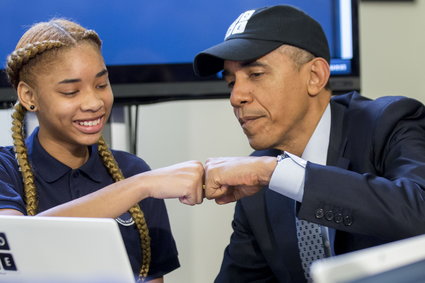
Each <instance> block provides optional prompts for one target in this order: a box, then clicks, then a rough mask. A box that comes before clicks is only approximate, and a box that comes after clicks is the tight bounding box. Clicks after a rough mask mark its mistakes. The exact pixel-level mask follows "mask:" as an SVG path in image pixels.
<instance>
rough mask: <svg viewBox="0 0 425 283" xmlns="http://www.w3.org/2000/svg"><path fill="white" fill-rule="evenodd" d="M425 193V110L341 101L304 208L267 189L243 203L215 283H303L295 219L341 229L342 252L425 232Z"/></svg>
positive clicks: (338, 244)
mask: <svg viewBox="0 0 425 283" xmlns="http://www.w3.org/2000/svg"><path fill="white" fill-rule="evenodd" d="M278 154H280V152H279V151H277V150H273V149H271V150H264V151H257V152H255V153H254V154H253V155H256V156H264V155H270V156H276V155H278ZM424 188H425V108H424V106H423V105H422V104H421V103H420V102H418V101H416V100H413V99H408V98H405V97H382V98H379V99H377V100H369V99H367V98H364V97H361V96H360V95H359V94H358V93H355V92H353V93H349V94H345V95H341V96H336V97H334V98H333V99H332V101H331V134H330V144H329V148H328V158H327V165H326V166H323V165H318V164H314V163H311V162H307V166H306V175H305V187H304V196H303V200H302V203H296V202H295V201H293V200H292V199H289V198H287V197H285V196H283V195H280V194H278V193H276V192H274V191H272V190H269V189H267V188H265V189H263V190H262V191H260V192H259V193H257V194H255V195H254V196H251V197H246V198H243V199H241V200H239V201H238V202H237V204H236V207H235V214H234V220H233V221H232V226H233V230H234V232H233V234H232V236H231V240H230V244H229V245H228V246H227V248H226V250H225V253H224V258H223V263H222V266H221V270H220V273H219V275H218V277H217V278H216V281H215V282H233V283H234V282H305V281H306V280H305V278H304V273H303V269H302V267H301V262H300V258H299V254H298V246H297V238H296V228H295V215H296V214H297V216H298V217H299V218H301V219H305V220H308V221H310V222H315V223H318V224H321V225H325V226H328V227H332V228H334V229H336V234H335V243H334V249H335V252H336V253H337V254H340V253H346V252H350V251H354V250H358V249H362V248H367V247H371V246H375V245H378V244H383V243H387V242H390V241H394V240H399V239H403V238H407V237H410V236H415V235H418V234H422V233H425V192H424Z"/></svg>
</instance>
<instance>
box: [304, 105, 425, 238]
mask: <svg viewBox="0 0 425 283" xmlns="http://www.w3.org/2000/svg"><path fill="white" fill-rule="evenodd" d="M374 115H375V116H374ZM374 115H370V116H371V118H370V119H369V123H370V125H366V122H367V121H368V120H367V119H368V118H367V117H366V118H364V119H363V120H362V119H359V121H358V122H359V123H358V124H357V125H356V126H350V127H351V128H350V129H352V128H355V129H357V130H353V131H351V132H352V133H351V135H348V142H347V148H346V150H345V153H344V156H345V157H346V158H347V159H349V161H350V165H349V168H348V169H342V168H339V167H333V166H321V165H318V164H314V163H307V167H306V177H305V188H304V189H305V191H304V197H303V200H302V205H301V206H300V210H299V217H301V218H303V219H306V220H309V221H311V222H316V223H319V224H322V225H326V226H329V227H333V228H335V229H338V230H343V231H347V232H350V233H357V234H363V235H368V236H375V237H378V238H380V239H385V240H390V241H392V240H398V239H402V238H406V237H411V236H415V235H419V234H423V233H425V192H424V189H425V111H424V107H423V105H422V104H420V103H419V102H416V101H414V100H410V99H401V100H399V101H396V102H394V103H388V104H387V105H385V107H382V110H380V111H377V113H375V114H374ZM363 116H365V115H364V114H363ZM362 128H363V129H362Z"/></svg>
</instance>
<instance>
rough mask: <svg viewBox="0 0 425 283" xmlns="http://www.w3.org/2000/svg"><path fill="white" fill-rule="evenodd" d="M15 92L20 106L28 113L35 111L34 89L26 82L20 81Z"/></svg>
mask: <svg viewBox="0 0 425 283" xmlns="http://www.w3.org/2000/svg"><path fill="white" fill-rule="evenodd" d="M16 91H17V93H18V99H19V102H20V103H21V104H22V106H24V107H25V108H26V109H27V110H28V111H35V109H36V108H37V105H36V97H35V91H34V89H33V88H32V87H31V86H30V85H28V84H27V83H26V82H23V81H20V82H19V84H18V87H17V88H16Z"/></svg>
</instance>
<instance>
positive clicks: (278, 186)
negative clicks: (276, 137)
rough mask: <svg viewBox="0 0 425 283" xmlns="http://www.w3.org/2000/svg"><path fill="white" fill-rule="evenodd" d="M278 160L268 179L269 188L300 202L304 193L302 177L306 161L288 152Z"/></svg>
mask: <svg viewBox="0 0 425 283" xmlns="http://www.w3.org/2000/svg"><path fill="white" fill-rule="evenodd" d="M283 156H284V158H282V159H281V160H280V161H278V163H277V166H276V168H275V169H274V171H273V174H272V177H271V179H270V183H269V188H270V189H271V190H273V191H275V192H277V193H278V194H281V195H284V196H286V197H288V198H291V199H294V200H296V201H298V202H301V201H302V199H303V195H304V177H305V166H306V164H307V161H305V160H304V159H302V158H300V157H298V156H296V155H293V154H291V153H288V152H284V155H283Z"/></svg>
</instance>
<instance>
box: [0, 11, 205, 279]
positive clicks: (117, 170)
mask: <svg viewBox="0 0 425 283" xmlns="http://www.w3.org/2000/svg"><path fill="white" fill-rule="evenodd" d="M6 70H7V74H8V77H9V80H10V82H11V84H12V85H13V87H14V88H15V89H16V91H17V94H18V102H17V103H16V105H15V107H14V113H13V127H12V132H13V140H14V147H12V146H9V147H1V148H0V215H1V214H3V215H40V216H42V215H44V216H67V217H111V218H115V219H116V220H117V222H118V223H119V226H120V229H121V233H122V236H123V239H124V242H125V244H126V248H127V252H128V255H129V258H130V262H131V265H132V268H133V271H134V272H135V274H138V275H139V276H140V278H142V279H143V280H145V279H146V280H152V281H153V282H162V281H163V280H162V277H163V275H164V274H166V273H168V272H170V271H172V270H174V269H175V268H177V267H178V266H179V262H178V258H177V250H176V246H175V243H174V239H173V237H172V234H171V231H170V225H169V221H168V216H167V211H166V208H165V205H164V201H163V200H162V199H164V198H179V199H180V201H181V202H183V203H185V204H191V205H192V204H196V203H201V202H202V199H203V196H202V179H203V166H202V164H201V163H200V162H197V161H188V162H185V163H180V164H176V165H173V166H170V167H166V168H160V169H157V170H150V169H149V167H148V165H147V164H146V163H145V162H144V161H143V160H142V159H140V158H138V157H136V156H134V155H131V154H129V153H126V152H121V151H110V150H109V149H108V147H107V145H106V143H105V141H104V140H103V139H102V136H101V133H102V130H103V128H104V126H105V124H106V122H107V120H108V117H109V115H110V112H111V108H112V104H113V94H112V90H111V86H110V84H109V80H108V71H107V69H106V67H105V63H104V60H103V57H102V55H101V40H100V39H99V37H98V35H97V34H96V32H94V31H93V30H87V29H85V28H83V27H81V26H80V25H78V24H76V23H74V22H71V21H68V20H63V19H54V20H51V21H49V22H43V23H38V24H35V25H34V26H32V27H31V28H30V29H29V30H28V31H27V32H26V33H25V34H24V35H23V36H22V38H21V39H20V41H19V42H18V44H17V46H16V49H15V51H14V52H13V53H12V54H11V55H10V56H9V57H8V60H7V68H6ZM27 111H30V112H34V113H35V114H36V116H37V119H38V122H39V127H38V128H36V129H35V130H34V132H33V133H32V134H31V135H30V136H29V137H28V138H27V139H26V140H25V138H24V125H23V122H24V116H25V113H26V112H27ZM125 178H126V179H125ZM141 207H142V208H143V212H142V210H141Z"/></svg>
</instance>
